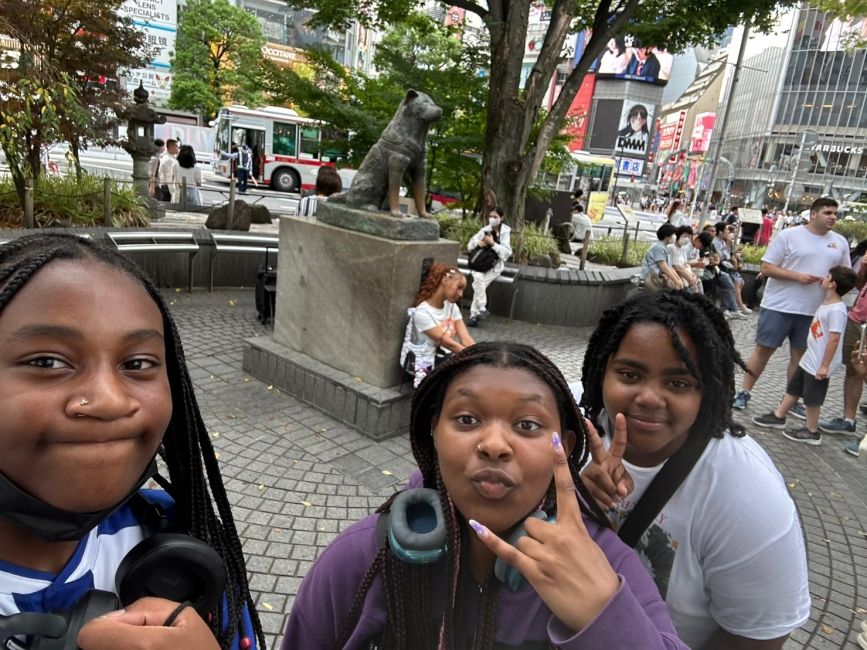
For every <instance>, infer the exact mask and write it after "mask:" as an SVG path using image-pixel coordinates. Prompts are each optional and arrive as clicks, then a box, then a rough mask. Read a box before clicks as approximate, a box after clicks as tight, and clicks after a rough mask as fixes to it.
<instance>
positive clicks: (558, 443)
mask: <svg viewBox="0 0 867 650" xmlns="http://www.w3.org/2000/svg"><path fill="white" fill-rule="evenodd" d="M551 444H552V445H554V447H556V448H557V449H559V448H560V447H562V445H563V443H562V442H561V441H560V434H559V433H557V432H556V431H555V432H554V433H552V434H551Z"/></svg>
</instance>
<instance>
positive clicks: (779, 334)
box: [756, 307, 813, 350]
mask: <svg viewBox="0 0 867 650" xmlns="http://www.w3.org/2000/svg"><path fill="white" fill-rule="evenodd" d="M812 322H813V317H812V316H805V315H804V314H787V313H785V312H782V311H774V310H773V309H766V308H764V307H762V311H761V312H760V313H759V324H758V325H757V326H756V345H761V346H762V347H763V348H778V347H780V346H781V345H782V344H783V341H785V340H786V339H787V338H788V339H789V345H790V346H791V347H793V348H795V349H797V350H806V349H807V335H808V334H809V333H810V323H812Z"/></svg>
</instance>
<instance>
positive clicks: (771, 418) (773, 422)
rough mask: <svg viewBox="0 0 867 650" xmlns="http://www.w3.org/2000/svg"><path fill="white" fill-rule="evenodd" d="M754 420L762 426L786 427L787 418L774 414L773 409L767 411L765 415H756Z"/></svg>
mask: <svg viewBox="0 0 867 650" xmlns="http://www.w3.org/2000/svg"><path fill="white" fill-rule="evenodd" d="M753 422H755V423H756V424H758V425H759V426H760V427H771V428H772V429H785V428H786V418H778V417H777V416H776V415H774V412H773V411H771V412H770V413H766V414H765V415H759V416H757V417H754V418H753Z"/></svg>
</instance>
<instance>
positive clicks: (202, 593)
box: [115, 533, 227, 618]
mask: <svg viewBox="0 0 867 650" xmlns="http://www.w3.org/2000/svg"><path fill="white" fill-rule="evenodd" d="M226 580H227V578H226V567H225V565H224V563H223V558H221V557H220V555H219V554H218V553H217V552H216V551H215V550H214V549H212V548H211V547H210V546H208V545H207V544H205V543H204V542H203V541H201V540H198V539H196V538H195V537H191V536H190V535H180V534H176V533H160V534H159V535H153V536H151V537H147V538H145V539H144V540H142V541H141V542H139V543H138V544H136V546H134V547H133V548H132V550H130V552H129V553H127V554H126V557H124V558H123V560H122V561H121V563H120V566H118V569H117V574H116V575H115V587H116V589H117V593H118V595H119V596H120V602H121V603H122V604H123V605H124V606H127V605H130V604H132V603H133V602H135V601H136V600H138V599H139V598H144V597H145V596H156V597H157V598H166V599H167V600H174V601H176V602H179V603H182V602H184V601H187V600H188V601H190V602H191V603H193V607H195V609H196V611H197V612H198V613H199V615H200V616H202V618H206V617H207V615H208V612H210V611H212V610H213V609H214V608H215V607H216V606H217V604H218V603H219V602H220V599H221V598H222V596H223V592H224V591H225V590H226Z"/></svg>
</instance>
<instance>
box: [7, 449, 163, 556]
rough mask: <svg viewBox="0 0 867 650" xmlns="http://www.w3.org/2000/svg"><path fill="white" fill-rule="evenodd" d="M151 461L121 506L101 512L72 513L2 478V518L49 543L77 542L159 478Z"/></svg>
mask: <svg viewBox="0 0 867 650" xmlns="http://www.w3.org/2000/svg"><path fill="white" fill-rule="evenodd" d="M156 472H157V464H156V460H152V461H151V462H150V464H149V465H148V467H147V469H146V470H145V471H144V474H142V475H141V478H139V480H138V481H136V484H135V486H133V488H132V490H130V491H129V494H127V495H126V496H125V497H124V498H123V500H122V501H120V503H116V504H115V505H113V506H111V507H110V508H106V509H105V510H101V511H99V512H70V511H69V510H62V509H60V508H55V507H54V506H52V505H49V504H47V503H45V502H44V501H41V500H39V499H37V498H36V497H34V496H31V495H29V494H27V493H26V492H24V491H22V490H21V489H20V488H18V487H17V486H16V485H15V484H14V483H12V481H10V480H9V479H8V478H6V477H5V476H3V474H0V516H2V517H5V518H6V519H8V520H9V521H12V522H14V523H15V524H17V525H18V526H20V527H21V528H24V529H25V530H27V531H29V532H31V533H33V534H34V535H36V536H37V537H40V538H41V539H43V540H45V541H46V542H71V541H78V540H80V539H81V538H83V537H84V536H85V535H87V533H89V532H90V531H91V530H92V529H93V528H94V527H96V525H97V524H99V522H101V521H102V520H103V519H105V518H106V517H108V516H109V515H110V514H111V513H113V512H114V511H115V510H117V509H118V508H120V507H121V506H122V505H123V504H124V503H126V502H127V501H128V500H129V499H130V497H132V495H133V494H135V493H136V492H137V491H138V489H139V488H140V487H141V486H142V485H144V484H145V481H147V480H148V479H149V478H150V477H151V476H153V475H154V474H156Z"/></svg>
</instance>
